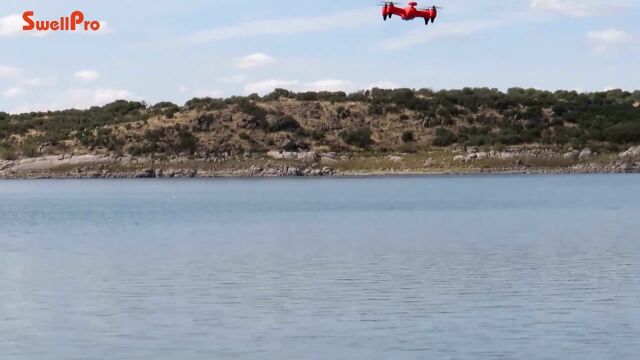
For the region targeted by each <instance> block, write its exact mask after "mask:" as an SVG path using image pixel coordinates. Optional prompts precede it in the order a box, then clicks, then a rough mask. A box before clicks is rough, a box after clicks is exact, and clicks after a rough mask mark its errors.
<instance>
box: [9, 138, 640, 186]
mask: <svg viewBox="0 0 640 360" xmlns="http://www.w3.org/2000/svg"><path fill="white" fill-rule="evenodd" d="M600 155H601V154H597V153H595V152H593V151H592V150H591V149H588V148H587V149H581V150H570V151H568V152H565V153H560V152H553V151H551V150H549V149H544V148H541V149H509V150H505V151H493V150H492V151H479V150H478V149H473V148H467V149H452V150H451V151H450V152H449V153H447V154H446V156H441V157H440V158H434V157H431V156H429V154H425V155H424V158H420V157H419V156H416V155H410V154H398V155H369V156H367V157H362V156H358V155H354V154H336V153H316V152H313V151H307V152H287V151H275V150H273V151H269V152H267V153H266V154H242V155H231V154H224V155H222V156H214V157H211V156H208V157H173V158H168V159H167V158H164V159H156V158H151V157H137V158H136V157H131V156H116V155H113V154H82V155H50V156H43V157H37V158H27V159H20V160H12V161H9V160H5V161H0V179H85V178H93V179H98V178H101V179H109V178H114V179H142V178H195V177H198V178H213V177H299V176H306V177H320V176H348V177H359V176H402V175H473V174H605V173H640V146H636V147H631V148H629V149H628V150H627V151H624V152H622V153H619V154H613V155H609V156H608V157H604V158H603V157H602V156H600ZM598 156H600V157H599V158H598ZM354 161H361V162H363V161H368V162H370V163H372V165H369V167H366V168H362V167H360V168H357V167H350V166H349V165H348V164H350V163H352V162H354ZM547 163H549V164H551V165H549V164H547ZM540 164H546V165H545V166H542V165H540Z"/></svg>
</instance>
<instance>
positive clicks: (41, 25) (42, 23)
mask: <svg viewBox="0 0 640 360" xmlns="http://www.w3.org/2000/svg"><path fill="white" fill-rule="evenodd" d="M34 16H35V12H33V11H25V12H24V13H23V14H22V19H23V20H24V21H25V25H24V26H22V30H24V31H34V30H35V31H98V30H100V26H101V24H100V22H99V21H97V20H85V17H84V13H83V12H82V11H79V10H76V11H74V12H72V13H71V15H69V16H63V17H61V18H60V19H56V20H34Z"/></svg>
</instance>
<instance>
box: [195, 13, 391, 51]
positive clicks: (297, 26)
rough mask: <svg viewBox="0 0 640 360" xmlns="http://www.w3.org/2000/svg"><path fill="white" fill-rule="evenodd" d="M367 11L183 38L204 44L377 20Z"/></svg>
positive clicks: (286, 20) (249, 24)
mask: <svg viewBox="0 0 640 360" xmlns="http://www.w3.org/2000/svg"><path fill="white" fill-rule="evenodd" d="M371 14H372V9H369V8H367V9H364V10H356V11H343V12H340V13H337V14H329V15H320V16H310V17H291V18H282V19H275V20H259V21H249V22H247V21H243V22H242V23H240V24H238V25H232V26H226V27H219V28H215V29H212V30H207V31H201V32H197V33H194V34H191V35H189V36H188V37H187V38H186V39H185V40H186V42H188V43H206V42H216V41H222V40H227V39H235V38H243V37H252V36H268V35H287V34H304V33H310V32H324V31H330V30H335V29H346V28H355V27H360V26H363V25H367V24H373V23H376V22H378V21H379V18H378V17H377V16H371Z"/></svg>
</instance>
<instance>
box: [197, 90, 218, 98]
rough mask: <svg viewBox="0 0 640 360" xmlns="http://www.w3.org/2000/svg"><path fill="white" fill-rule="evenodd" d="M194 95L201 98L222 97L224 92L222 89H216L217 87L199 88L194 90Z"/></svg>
mask: <svg viewBox="0 0 640 360" xmlns="http://www.w3.org/2000/svg"><path fill="white" fill-rule="evenodd" d="M193 95H194V96H195V97H199V98H205V97H210V98H221V97H222V96H223V93H222V91H219V90H215V89H199V90H196V91H194V93H193Z"/></svg>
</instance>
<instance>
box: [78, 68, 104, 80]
mask: <svg viewBox="0 0 640 360" xmlns="http://www.w3.org/2000/svg"><path fill="white" fill-rule="evenodd" d="M73 76H74V77H75V78H76V79H78V80H80V81H84V82H91V81H95V80H98V78H100V74H99V73H98V72H97V71H94V70H80V71H76V73H75V74H73Z"/></svg>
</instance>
